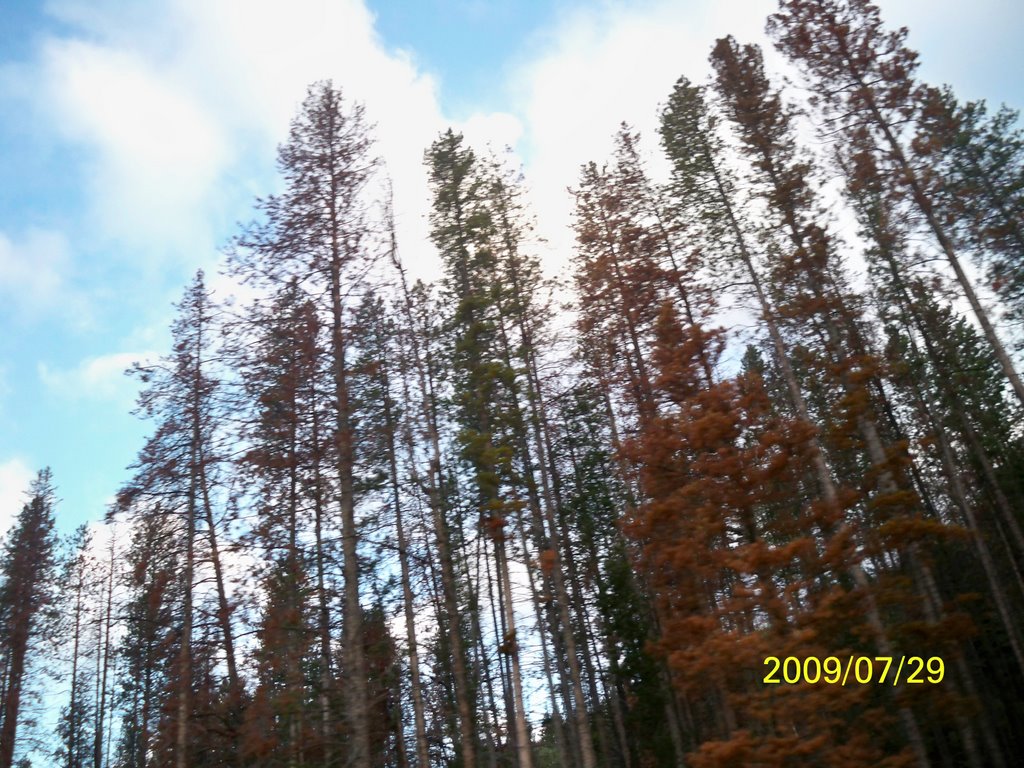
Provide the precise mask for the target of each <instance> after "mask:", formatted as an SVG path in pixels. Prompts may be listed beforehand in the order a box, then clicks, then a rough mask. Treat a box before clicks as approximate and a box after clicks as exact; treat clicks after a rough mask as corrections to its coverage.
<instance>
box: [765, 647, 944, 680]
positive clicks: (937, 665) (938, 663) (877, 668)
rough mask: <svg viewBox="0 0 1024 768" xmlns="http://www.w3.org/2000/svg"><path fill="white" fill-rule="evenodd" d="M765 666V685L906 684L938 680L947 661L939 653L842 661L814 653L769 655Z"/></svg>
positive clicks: (835, 657)
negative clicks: (806, 654)
mask: <svg viewBox="0 0 1024 768" xmlns="http://www.w3.org/2000/svg"><path fill="white" fill-rule="evenodd" d="M764 665H765V666H766V667H768V671H767V672H765V675H764V680H763V681H762V682H764V683H766V684H768V685H774V684H781V683H788V684H790V685H795V684H797V683H799V682H805V683H812V684H813V683H818V682H823V683H827V684H828V685H846V684H847V683H848V682H849V683H856V684H858V685H869V684H871V683H874V684H875V685H886V684H891V685H893V686H896V685H899V684H900V682H901V681H902V682H904V683H906V684H908V685H919V684H924V683H933V684H934V683H941V682H942V678H943V677H944V676H945V674H946V664H945V662H943V660H942V658H941V657H939V656H930V657H928V658H927V659H926V658H923V657H921V656H856V655H855V656H850V657H848V658H847V659H846V661H845V662H844V661H843V660H842V659H840V658H839V657H838V656H826V657H825V658H823V659H821V658H818V657H817V656H807V657H805V658H802V659H801V658H799V657H797V656H786V657H785V658H782V659H780V658H779V657H778V656H768V657H766V658H765V660H764Z"/></svg>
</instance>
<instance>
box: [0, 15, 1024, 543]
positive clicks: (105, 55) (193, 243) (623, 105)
mask: <svg viewBox="0 0 1024 768" xmlns="http://www.w3.org/2000/svg"><path fill="white" fill-rule="evenodd" d="M773 8H774V3H772V2H770V1H769V0H734V1H733V2H728V3H725V2H721V1H720V0H673V1H671V2H669V1H667V0H661V1H659V0H646V1H645V0H633V1H632V2H613V1H610V0H609V1H607V2H583V1H582V0H552V1H550V2H542V1H541V0H534V1H532V2H525V1H519V2H491V1H489V0H420V1H419V2H397V1H390V2H384V1H383V0H377V1H376V2H372V1H371V2H367V3H363V2H361V0H344V1H338V0H335V1H334V2H327V1H326V0H296V1H295V2H291V3H287V4H284V3H269V2H255V1H253V0H248V1H247V0H234V1H230V2H229V1H228V0H206V1H205V2H204V1H203V0H152V1H151V2H137V3H124V2H115V1H114V0H58V1H55V2H50V3H30V2H17V1H16V2H13V3H11V2H8V3H5V5H4V9H3V11H2V16H0V169H2V174H0V527H3V528H6V521H8V520H9V519H10V518H11V517H12V516H13V515H14V514H16V512H17V509H18V507H19V506H20V503H21V499H22V494H23V492H24V489H25V487H26V486H27V482H28V480H29V479H30V477H31V476H32V474H34V472H35V470H36V469H37V468H39V467H41V466H43V465H47V464H49V465H50V466H52V468H53V471H54V478H55V480H56V482H57V485H58V488H59V491H60V496H61V498H62V499H63V503H62V505H61V507H60V510H59V517H60V524H61V527H62V529H64V530H70V529H71V528H73V527H74V526H75V525H76V524H78V523H79V522H83V521H86V520H89V519H97V518H99V517H100V516H102V514H103V511H104V505H105V502H106V501H107V499H109V498H110V497H111V496H112V495H113V494H114V493H115V491H116V489H117V487H118V486H119V484H120V483H122V482H123V481H124V480H125V479H126V478H127V471H126V469H125V468H126V466H127V465H128V464H129V463H130V462H131V461H132V459H133V457H134V455H135V453H136V452H137V450H138V449H139V447H141V444H142V440H143V438H144V436H145V434H146V432H147V430H148V426H147V425H146V424H144V423H142V422H140V421H138V420H137V419H135V418H134V417H133V416H132V415H131V414H130V411H131V408H132V406H133V401H134V385H133V382H132V381H131V380H129V379H126V378H125V377H124V376H122V375H121V372H122V371H123V370H124V368H126V367H127V366H128V364H129V363H130V362H131V361H132V360H134V359H142V358H146V357H150V356H153V355H158V354H160V353H162V352H163V351H165V350H166V349H167V347H168V337H167V331H166V328H167V325H168V322H169V321H170V318H171V316H172V309H171V302H173V301H175V300H176V299H177V298H178V296H179V294H180V292H181V290H182V289H183V287H184V285H185V283H186V281H187V280H188V278H189V276H190V275H191V274H192V273H193V272H194V270H195V269H196V268H198V267H204V268H206V269H207V271H208V273H209V274H211V275H215V273H216V271H217V264H218V261H219V258H220V257H219V253H218V248H219V247H221V246H223V245H224V244H225V243H226V242H227V240H228V239H229V238H230V237H231V235H232V234H233V233H235V232H236V231H237V222H239V221H246V220H248V219H249V218H250V217H251V215H252V202H253V199H254V198H255V196H256V195H260V194H266V193H267V192H270V191H273V190H274V188H275V184H276V179H275V174H274V159H275V147H276V145H277V143H278V142H280V141H281V140H282V139H283V138H284V137H285V133H286V130H287V125H288V121H289V120H290V119H291V117H292V115H293V113H294V111H295V108H296V106H297V105H298V103H299V102H300V101H301V99H302V96H303V93H304V89H305V86H306V84H308V83H309V82H311V81H313V80H316V79H320V78H324V77H332V78H333V79H334V81H335V82H336V83H337V84H340V85H341V86H342V87H343V88H344V89H346V91H347V92H348V93H349V94H350V95H351V96H352V97H353V98H357V99H359V100H361V101H364V102H365V103H366V105H367V111H368V114H369V117H370V119H371V120H372V121H374V122H375V123H376V124H377V138H378V151H379V152H380V153H381V154H382V155H383V156H384V157H385V158H386V160H387V163H388V169H389V171H390V173H391V174H392V176H393V177H394V181H395V192H396V205H397V209H398V214H399V233H400V236H401V238H402V240H401V246H402V248H403V251H404V254H405V258H406V259H407V261H409V262H410V266H411V267H412V269H413V271H414V272H417V273H418V274H422V275H429V274H430V272H431V267H432V265H433V264H434V262H433V255H432V253H431V251H430V249H429V247H428V246H427V245H426V227H425V221H424V214H425V213H426V206H427V202H428V197H427V187H426V179H425V175H424V173H423V169H422V167H421V160H422V152H423V149H424V148H425V147H426V146H427V144H429V142H430V141H431V139H432V138H433V137H434V136H435V135H436V134H437V132H438V131H440V130H441V129H443V128H444V127H446V126H447V125H449V124H453V125H455V126H456V127H457V128H458V129H461V130H463V131H464V132H465V133H466V134H467V135H468V137H469V138H470V139H471V140H472V141H474V142H476V143H483V142H487V141H490V142H492V143H494V144H495V145H496V146H503V145H505V144H508V145H511V146H512V147H513V149H514V150H515V151H516V153H517V154H518V156H519V157H520V158H521V160H522V162H523V163H524V168H525V172H526V176H527V180H528V183H529V185H530V187H531V190H532V193H531V194H532V201H533V203H534V206H535V210H536V213H537V215H538V218H539V227H540V230H541V232H542V233H543V234H544V235H545V236H547V238H548V240H549V246H548V249H547V251H546V252H545V253H544V260H545V264H546V265H547V266H549V268H551V269H552V270H554V269H557V267H558V265H559V264H560V263H561V262H562V261H564V258H565V254H566V252H567V249H568V248H569V245H570V244H571V236H570V235H569V234H568V232H567V231H566V229H565V225H566V224H567V223H568V222H569V210H570V206H569V199H568V196H567V195H566V193H565V188H566V187H567V186H569V185H571V184H573V183H574V181H575V176H576V169H577V168H578V167H579V164H580V163H582V162H585V161H587V160H590V159H596V160H601V159H603V158H604V157H605V155H606V153H607V151H608V148H609V145H610V136H611V134H612V132H613V131H614V130H615V127H616V125H617V124H618V122H619V121H620V120H623V119H625V120H628V121H630V122H631V123H633V124H634V125H636V126H637V127H639V128H640V129H641V131H643V132H644V133H645V134H646V135H648V136H650V135H652V133H653V130H654V125H655V119H656V112H657V105H658V103H659V101H660V100H661V99H663V98H664V97H665V95H666V94H667V93H668V92H669V89H670V88H671V85H672V83H673V82H674V81H675V79H676V78H677V77H678V76H679V75H680V74H684V73H685V74H687V75H688V76H689V77H691V78H693V79H698V80H699V79H701V78H703V77H704V75H705V73H706V72H707V66H706V63H705V62H706V56H707V52H708V50H709V49H710V46H711V44H712V43H713V41H714V39H715V37H717V36H720V35H722V34H725V33H727V32H730V33H732V34H734V35H736V36H737V37H738V38H739V39H741V40H758V41H763V33H762V26H763V19H764V17H765V16H766V15H767V14H768V13H769V12H770V11H771V10H773ZM882 11H883V16H884V17H885V18H886V20H887V21H889V22H891V23H893V24H900V25H907V26H909V27H910V30H911V38H910V39H911V43H912V45H913V46H914V47H915V48H917V49H918V50H919V51H920V53H921V56H922V62H923V67H922V74H923V76H924V77H925V78H926V79H928V80H929V81H931V82H950V83H952V84H953V86H954V87H955V89H956V90H957V92H958V93H959V95H961V96H962V97H964V98H986V99H989V100H990V101H993V102H1002V101H1005V102H1007V103H1009V104H1010V105H1011V106H1014V107H1022V106H1024V84H1022V82H1021V78H1020V74H1021V72H1024V55H1022V53H1021V46H1020V41H1021V40H1022V39H1024V6H1022V5H1021V4H1020V3H1019V2H1016V1H1015V0H977V1H976V2H972V3H970V4H964V3H962V2H961V1H960V0H931V1H928V0H892V1H891V2H886V1H885V0H883V2H882ZM212 279H213V283H214V286H215V287H216V288H217V289H219V290H221V291H222V292H223V291H227V290H228V289H229V284H228V281H227V280H225V279H223V278H220V277H216V276H215V277H213V278H212Z"/></svg>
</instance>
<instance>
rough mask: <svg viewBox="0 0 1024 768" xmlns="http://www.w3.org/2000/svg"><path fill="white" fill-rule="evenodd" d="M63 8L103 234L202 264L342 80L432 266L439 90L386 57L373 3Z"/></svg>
mask: <svg viewBox="0 0 1024 768" xmlns="http://www.w3.org/2000/svg"><path fill="white" fill-rule="evenodd" d="M51 12H53V13H54V14H55V15H57V16H58V17H59V18H61V19H62V20H64V21H65V22H66V23H67V24H69V25H71V26H72V28H74V29H76V32H75V33H74V36H72V37H67V38H60V39H54V38H51V39H49V40H48V41H47V42H46V44H45V45H44V48H43V53H44V64H45V67H44V69H45V74H44V77H43V80H44V84H45V85H44V87H43V88H42V89H41V91H42V93H43V94H44V97H45V98H46V99H48V101H49V103H50V111H51V114H52V115H53V119H54V120H55V121H56V122H57V123H58V124H60V125H61V126H62V127H61V131H62V132H63V135H64V137H65V138H66V139H68V140H70V141H72V142H74V143H78V144H80V145H82V146H83V147H85V148H86V149H87V151H88V153H89V156H90V158H91V163H92V164H93V167H92V168H91V172H90V174H89V175H90V179H91V184H90V188H89V192H90V196H91V198H92V201H91V203H92V206H93V208H94V210H95V212H96V215H97V223H98V224H99V225H100V228H101V230H102V234H103V235H105V236H107V237H113V238H115V239H116V240H118V241H120V242H123V243H125V244H129V245H131V246H133V247H136V248H140V249H143V252H144V253H146V255H150V254H151V252H153V251H161V249H162V252H160V253H158V254H157V255H160V256H165V255H166V252H167V251H170V252H172V253H173V254H176V255H177V257H178V258H179V259H180V260H181V261H182V262H183V263H185V264H189V265H193V264H195V263H196V262H197V261H201V260H202V259H203V254H202V251H203V250H206V251H207V252H209V251H211V250H213V248H214V247H216V246H217V245H220V244H222V243H223V240H224V238H225V237H226V236H228V235H230V234H231V233H232V232H233V224H234V221H235V220H236V219H238V218H243V219H244V218H247V217H248V215H249V213H248V211H251V205H252V202H253V198H254V197H255V196H256V195H265V194H266V193H267V192H270V191H273V190H272V189H270V188H268V186H269V185H270V184H272V183H273V182H272V179H273V172H272V168H273V160H274V157H275V147H276V146H277V145H278V144H279V143H281V142H282V141H283V140H284V139H285V138H286V136H287V129H288V124H289V122H290V120H291V119H292V118H293V116H294V115H295V113H296V111H297V109H298V107H299V105H300V104H301V102H302V99H303V98H304V96H305V93H306V88H307V86H308V85H309V84H310V83H311V82H313V81H316V80H321V79H327V78H331V79H333V81H334V83H335V84H336V85H338V86H341V87H342V89H343V92H344V93H345V95H346V96H347V97H348V98H350V99H353V100H358V101H361V102H363V103H364V104H365V105H366V112H367V117H368V119H369V121H370V122H371V123H374V124H375V129H374V136H375V138H376V147H375V150H376V152H377V153H378V154H380V155H381V156H382V157H386V158H387V167H388V171H389V172H390V174H391V175H392V176H393V177H394V188H395V207H396V213H397V216H396V219H397V222H398V226H399V234H400V236H401V240H402V242H403V243H404V244H406V247H405V249H404V251H405V255H406V258H407V259H411V260H412V261H414V262H415V261H422V260H423V259H427V260H429V249H422V248H421V247H414V244H416V245H417V246H418V244H419V243H422V242H424V241H425V240H426V232H427V230H426V220H425V213H426V206H427V205H428V202H429V198H428V193H427V182H426V174H425V171H424V169H423V150H424V148H425V147H426V146H427V145H428V144H429V142H430V141H431V140H432V138H433V137H434V136H435V135H436V134H437V133H438V131H440V130H441V129H442V128H443V127H444V125H445V123H444V120H443V118H442V116H441V111H440V108H439V106H438V102H437V94H436V83H435V82H434V80H433V79H432V78H431V77H429V76H428V75H425V74H423V73H422V72H420V71H418V70H417V68H416V67H415V66H414V65H413V63H412V62H411V60H410V58H409V56H408V55H407V54H405V53H403V52H401V51H393V50H387V49H386V48H385V47H384V45H383V44H382V43H381V41H380V40H379V39H378V38H377V35H376V33H375V31H374V28H373V16H372V15H371V14H370V13H369V12H368V11H367V9H366V7H365V6H364V5H363V3H362V2H360V1H359V0H343V1H342V2H332V3H324V2H321V1H320V0H296V2H292V3H288V4H286V5H285V4H281V3H277V2H242V1H241V0H220V1H219V2H198V1H197V0H164V2H160V3H154V4H148V5H147V7H146V13H144V14H143V13H139V12H138V10H136V9H134V8H133V6H131V5H123V4H116V3H105V2H103V3H99V4H97V3H95V2H88V3H86V2H84V1H83V0H65V1H64V2H60V3H58V4H56V5H53V6H51ZM87 41H88V42H87ZM504 135H508V131H505V132H504V134H503V136H504ZM154 243H159V244H160V245H159V246H158V247H157V246H154ZM412 266H413V267H414V268H415V266H416V265H415V264H413V265H412Z"/></svg>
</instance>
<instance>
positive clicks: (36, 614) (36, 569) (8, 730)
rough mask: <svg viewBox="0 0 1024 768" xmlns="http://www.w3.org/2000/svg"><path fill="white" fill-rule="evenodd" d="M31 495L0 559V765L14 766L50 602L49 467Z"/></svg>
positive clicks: (52, 560) (3, 767)
mask: <svg viewBox="0 0 1024 768" xmlns="http://www.w3.org/2000/svg"><path fill="white" fill-rule="evenodd" d="M29 494H30V499H29V501H28V502H27V503H26V504H25V506H23V507H22V509H21V513H20V514H19V515H18V517H17V519H16V520H15V522H14V524H13V526H12V528H11V530H10V531H9V532H8V534H7V538H6V541H5V542H4V548H3V556H2V557H3V559H2V560H0V662H2V663H0V669H2V670H3V679H2V694H3V696H2V700H0V768H11V766H12V765H13V764H14V754H15V749H16V747H17V736H18V725H19V714H20V710H21V704H22V700H23V693H24V691H25V684H26V680H25V671H26V669H27V667H28V661H29V659H28V656H29V651H30V649H31V647H32V643H33V640H34V639H35V638H36V637H37V636H38V634H39V632H40V630H41V628H42V626H43V619H44V615H43V613H44V611H45V610H47V608H48V606H50V605H51V603H52V601H53V578H54V574H53V569H54V567H55V564H56V554H55V547H56V537H55V534H54V506H55V504H56V492H55V490H54V487H53V481H52V476H51V474H50V470H49V469H43V470H41V471H40V472H39V474H38V475H36V478H35V480H34V481H33V482H32V486H31V488H30V489H29Z"/></svg>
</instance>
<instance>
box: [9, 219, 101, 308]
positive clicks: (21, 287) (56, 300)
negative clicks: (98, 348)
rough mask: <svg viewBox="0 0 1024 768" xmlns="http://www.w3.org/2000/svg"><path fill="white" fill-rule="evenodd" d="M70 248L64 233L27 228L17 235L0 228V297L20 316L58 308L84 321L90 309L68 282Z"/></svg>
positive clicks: (70, 270) (71, 269) (70, 268)
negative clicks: (11, 234)
mask: <svg viewBox="0 0 1024 768" xmlns="http://www.w3.org/2000/svg"><path fill="white" fill-rule="evenodd" d="M72 272H73V267H72V263H71V252H70V249H69V247H68V243H67V240H66V239H65V237H64V235H62V234H61V233H59V232H54V231H50V230H44V229H30V230H28V231H27V232H25V233H24V234H22V235H21V236H19V237H17V238H12V237H9V236H8V235H6V234H4V233H3V232H0V297H2V298H3V299H4V301H5V303H8V304H9V305H11V306H13V307H14V308H15V310H16V312H17V313H19V314H20V315H22V316H23V317H32V318H35V317H38V316H40V315H43V314H45V313H50V312H57V313H59V314H60V315H62V316H70V317H73V318H74V320H75V322H76V324H78V325H87V324H88V322H89V315H90V313H89V311H88V307H87V306H86V303H85V301H84V299H83V298H82V296H81V295H79V293H78V292H77V291H75V290H74V289H73V288H72V287H71V285H70V284H69V277H70V276H71V274H72Z"/></svg>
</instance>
